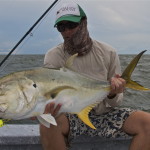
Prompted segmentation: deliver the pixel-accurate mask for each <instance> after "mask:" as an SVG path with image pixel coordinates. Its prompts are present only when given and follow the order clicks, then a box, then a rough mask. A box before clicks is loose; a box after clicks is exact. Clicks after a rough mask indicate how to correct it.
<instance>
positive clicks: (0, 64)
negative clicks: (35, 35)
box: [0, 0, 58, 67]
mask: <svg viewBox="0 0 150 150" xmlns="http://www.w3.org/2000/svg"><path fill="white" fill-rule="evenodd" d="M57 1H58V0H55V1H54V2H53V3H52V5H50V7H49V8H48V9H47V10H46V11H45V12H44V13H43V15H42V16H41V17H40V18H39V19H38V20H37V21H36V22H35V23H34V24H33V26H32V27H31V28H30V29H29V30H28V31H27V32H26V33H25V35H24V36H23V37H22V38H21V39H20V40H19V42H18V43H17V44H16V45H15V46H14V48H13V49H12V50H11V51H10V52H9V53H8V54H7V55H6V57H5V58H4V59H3V60H2V61H1V63H0V67H1V66H2V64H3V63H4V62H5V61H6V60H7V59H8V57H9V56H10V55H11V54H12V52H13V51H14V50H15V49H16V48H17V47H18V46H19V44H20V43H21V42H22V41H23V40H24V39H25V38H26V36H27V35H28V34H30V32H31V31H32V30H33V29H34V27H35V26H36V25H37V24H38V23H39V22H40V21H41V19H42V18H43V17H44V16H45V15H46V14H47V13H48V12H49V10H50V9H52V7H53V6H54V5H55V4H56V3H57Z"/></svg>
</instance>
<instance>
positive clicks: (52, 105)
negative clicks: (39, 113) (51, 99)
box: [44, 103, 61, 117]
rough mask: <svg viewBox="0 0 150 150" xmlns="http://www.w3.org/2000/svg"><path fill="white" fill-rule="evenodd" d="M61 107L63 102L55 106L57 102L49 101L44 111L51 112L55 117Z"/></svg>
mask: <svg viewBox="0 0 150 150" xmlns="http://www.w3.org/2000/svg"><path fill="white" fill-rule="evenodd" d="M60 108H61V104H58V105H57V106H56V107H55V103H49V104H47V105H46V107H45V111H44V114H48V113H50V114H51V115H52V116H53V117H55V116H57V114H58V112H59V110H60Z"/></svg>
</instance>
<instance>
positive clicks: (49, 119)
mask: <svg viewBox="0 0 150 150" xmlns="http://www.w3.org/2000/svg"><path fill="white" fill-rule="evenodd" d="M37 119H38V120H39V122H40V123H41V124H43V125H44V126H45V127H47V128H50V124H52V125H55V126H57V123H56V120H55V118H54V117H53V116H52V115H51V114H42V115H40V116H37Z"/></svg>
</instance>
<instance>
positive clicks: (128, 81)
mask: <svg viewBox="0 0 150 150" xmlns="http://www.w3.org/2000/svg"><path fill="white" fill-rule="evenodd" d="M146 51H147V50H144V51H142V52H141V53H139V54H138V55H137V56H135V57H134V58H133V60H132V61H131V62H130V64H129V65H128V66H127V67H126V69H125V70H124V72H123V73H122V76H121V77H122V78H123V79H125V81H126V87H128V88H131V89H134V90H142V91H149V90H150V89H148V88H145V87H144V86H142V85H140V84H139V83H137V82H136V81H133V80H131V74H132V72H133V71H134V69H135V67H136V66H137V63H138V62H139V60H140V58H141V56H142V55H143V54H144V53H145V52H146Z"/></svg>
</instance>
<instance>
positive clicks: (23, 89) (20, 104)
mask: <svg viewBox="0 0 150 150" xmlns="http://www.w3.org/2000/svg"><path fill="white" fill-rule="evenodd" d="M37 95H38V90H37V85H36V83H35V82H34V81H32V80H30V79H28V78H26V77H20V78H13V79H10V80H5V81H4V82H0V117H1V118H3V116H5V118H7V116H6V115H9V116H10V114H11V115H12V116H13V115H14V114H16V115H17V114H19V113H22V112H23V111H28V110H30V109H32V104H33V103H34V102H35V101H36V97H37ZM24 113H25V112H24ZM10 119H11V118H10Z"/></svg>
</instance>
